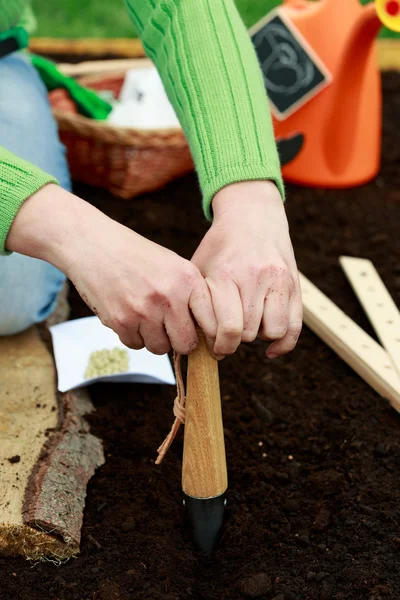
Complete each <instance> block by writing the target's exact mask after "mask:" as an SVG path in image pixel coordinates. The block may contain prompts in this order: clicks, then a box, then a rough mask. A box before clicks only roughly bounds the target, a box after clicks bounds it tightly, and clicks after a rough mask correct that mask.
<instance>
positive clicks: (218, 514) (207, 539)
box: [184, 493, 226, 554]
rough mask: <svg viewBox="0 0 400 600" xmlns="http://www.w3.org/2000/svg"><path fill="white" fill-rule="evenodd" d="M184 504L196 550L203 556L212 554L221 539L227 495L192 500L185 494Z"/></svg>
mask: <svg viewBox="0 0 400 600" xmlns="http://www.w3.org/2000/svg"><path fill="white" fill-rule="evenodd" d="M184 504H185V506H186V510H187V512H188V517H189V521H190V526H191V529H192V535H193V541H194V544H195V546H196V548H197V549H198V550H199V551H200V552H202V553H203V554H210V552H212V551H213V550H214V548H215V546H216V545H217V543H218V541H219V539H220V537H221V530H222V524H223V521H224V510H225V505H226V496H225V494H221V495H220V496H215V497H214V498H192V496H188V495H187V494H185V493H184Z"/></svg>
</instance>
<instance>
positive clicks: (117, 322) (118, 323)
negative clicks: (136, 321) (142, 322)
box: [109, 311, 132, 331]
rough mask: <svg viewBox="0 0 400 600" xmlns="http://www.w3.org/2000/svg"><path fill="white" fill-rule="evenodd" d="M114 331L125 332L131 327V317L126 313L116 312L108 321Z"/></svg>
mask: <svg viewBox="0 0 400 600" xmlns="http://www.w3.org/2000/svg"><path fill="white" fill-rule="evenodd" d="M109 323H110V325H111V328H112V329H113V330H114V331H126V330H127V329H129V328H130V327H131V326H132V317H131V316H130V315H129V314H128V313H127V312H122V311H118V312H116V313H115V314H114V315H112V317H111V319H110V321H109Z"/></svg>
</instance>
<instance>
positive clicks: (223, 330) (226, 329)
mask: <svg viewBox="0 0 400 600" xmlns="http://www.w3.org/2000/svg"><path fill="white" fill-rule="evenodd" d="M219 332H220V334H221V335H222V336H223V337H225V338H228V339H230V340H232V339H236V338H238V337H241V335H242V328H241V327H240V326H239V325H237V324H236V323H224V324H223V325H221V326H220V327H219Z"/></svg>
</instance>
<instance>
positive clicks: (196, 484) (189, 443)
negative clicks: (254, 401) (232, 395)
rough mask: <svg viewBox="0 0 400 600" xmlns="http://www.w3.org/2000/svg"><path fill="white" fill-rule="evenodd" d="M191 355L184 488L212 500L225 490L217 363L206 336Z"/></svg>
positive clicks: (201, 337)
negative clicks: (209, 348)
mask: <svg viewBox="0 0 400 600" xmlns="http://www.w3.org/2000/svg"><path fill="white" fill-rule="evenodd" d="M198 336H199V344H198V347H197V348H196V350H194V351H193V352H192V353H191V354H189V358H188V374H187V387H186V420H185V437H184V448H183V468H182V489H183V491H184V493H185V494H187V495H188V496H192V497H193V498H212V497H214V496H219V495H221V494H223V493H224V492H225V491H226V488H227V486H228V478H227V472H226V458H225V443H224V430H223V424H222V412H221V397H220V391H219V377H218V362H217V361H216V360H215V359H214V358H213V357H212V356H211V354H210V352H209V350H208V347H207V344H206V340H205V337H204V333H203V332H202V331H200V330H198Z"/></svg>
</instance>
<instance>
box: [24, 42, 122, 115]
mask: <svg viewBox="0 0 400 600" xmlns="http://www.w3.org/2000/svg"><path fill="white" fill-rule="evenodd" d="M30 58H31V61H32V64H33V66H34V67H35V68H36V69H37V70H38V71H39V75H40V77H41V78H42V80H43V83H44V84H45V86H46V88H47V90H48V91H49V92H51V91H52V90H55V89H57V88H64V89H66V90H67V91H68V93H69V95H70V96H71V98H72V99H73V100H74V101H75V103H76V105H77V107H78V111H79V112H80V114H82V115H85V117H90V118H91V119H96V120H98V121H101V120H104V119H106V118H107V117H108V115H109V114H110V112H111V110H112V106H111V104H109V103H108V102H106V100H103V98H100V96H98V95H97V94H96V92H94V91H92V90H88V89H87V88H84V87H83V86H81V85H79V83H77V82H76V81H75V79H73V78H72V77H67V75H63V74H62V73H61V71H59V70H58V69H57V66H56V65H55V64H54V63H53V62H52V61H51V60H47V58H43V57H42V56H38V55H37V54H31V55H30Z"/></svg>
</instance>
